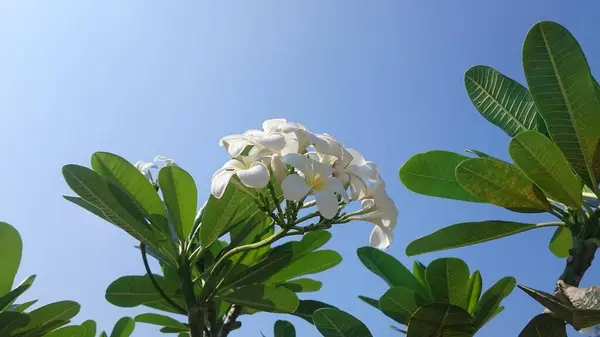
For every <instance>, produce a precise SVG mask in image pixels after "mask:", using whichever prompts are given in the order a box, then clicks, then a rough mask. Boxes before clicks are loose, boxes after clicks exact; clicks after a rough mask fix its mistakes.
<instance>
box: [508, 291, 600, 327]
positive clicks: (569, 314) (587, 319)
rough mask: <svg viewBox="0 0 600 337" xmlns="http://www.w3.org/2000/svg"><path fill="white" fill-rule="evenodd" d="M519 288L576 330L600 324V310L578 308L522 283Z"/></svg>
mask: <svg viewBox="0 0 600 337" xmlns="http://www.w3.org/2000/svg"><path fill="white" fill-rule="evenodd" d="M519 288H520V289H521V290H523V291H524V292H526V293H527V295H529V296H531V297H532V298H533V299H534V300H536V301H537V302H538V303H540V304H541V305H543V306H544V307H546V308H547V309H549V310H550V311H552V313H553V314H555V315H556V316H557V317H559V318H560V319H562V320H564V321H565V322H567V323H569V324H571V325H572V326H573V327H574V328H575V329H576V330H581V329H583V328H587V327H590V326H593V325H596V324H600V310H586V309H577V308H575V307H573V306H570V305H566V304H564V303H562V302H560V301H558V300H557V299H556V298H555V297H554V296H552V295H550V294H548V293H545V292H543V291H539V290H535V289H532V288H529V287H526V286H522V285H519Z"/></svg>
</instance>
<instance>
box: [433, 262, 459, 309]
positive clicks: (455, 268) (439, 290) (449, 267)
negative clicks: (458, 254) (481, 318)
mask: <svg viewBox="0 0 600 337" xmlns="http://www.w3.org/2000/svg"><path fill="white" fill-rule="evenodd" d="M425 273H426V275H427V284H428V285H429V289H431V294H432V295H433V299H434V301H435V302H440V303H449V304H453V305H456V306H459V307H461V308H463V309H465V310H466V309H467V308H468V303H467V296H468V285H469V274H470V273H469V267H468V266H467V264H466V263H465V262H464V261H463V260H460V259H457V258H441V259H437V260H434V261H432V262H431V263H430V264H429V265H428V266H427V269H426V270H425Z"/></svg>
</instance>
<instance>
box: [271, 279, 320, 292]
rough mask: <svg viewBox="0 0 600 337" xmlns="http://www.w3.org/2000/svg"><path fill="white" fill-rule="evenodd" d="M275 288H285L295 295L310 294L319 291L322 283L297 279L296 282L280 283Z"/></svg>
mask: <svg viewBox="0 0 600 337" xmlns="http://www.w3.org/2000/svg"><path fill="white" fill-rule="evenodd" d="M277 286H278V287H284V288H287V289H289V290H291V291H293V292H295V293H311V292H315V291H319V290H320V289H321V287H322V286H323V283H321V282H319V281H315V280H312V279H309V278H299V279H297V280H291V281H287V282H283V283H280V284H278V285H277Z"/></svg>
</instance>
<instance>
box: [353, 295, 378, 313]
mask: <svg viewBox="0 0 600 337" xmlns="http://www.w3.org/2000/svg"><path fill="white" fill-rule="evenodd" d="M358 298H360V299H361V301H363V302H365V303H367V304H368V305H370V306H372V307H373V308H375V309H377V310H380V308H379V300H376V299H374V298H371V297H367V296H363V295H359V296H358Z"/></svg>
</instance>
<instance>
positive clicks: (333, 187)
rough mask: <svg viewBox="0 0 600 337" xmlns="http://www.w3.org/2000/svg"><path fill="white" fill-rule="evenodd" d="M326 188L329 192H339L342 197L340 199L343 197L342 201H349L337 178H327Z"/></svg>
mask: <svg viewBox="0 0 600 337" xmlns="http://www.w3.org/2000/svg"><path fill="white" fill-rule="evenodd" d="M327 189H328V190H329V191H331V192H334V193H337V194H339V195H340V196H341V197H342V199H344V201H349V199H348V193H346V190H345V189H344V186H343V185H342V183H341V182H340V181H339V180H338V179H336V178H333V177H330V178H328V179H327Z"/></svg>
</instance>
